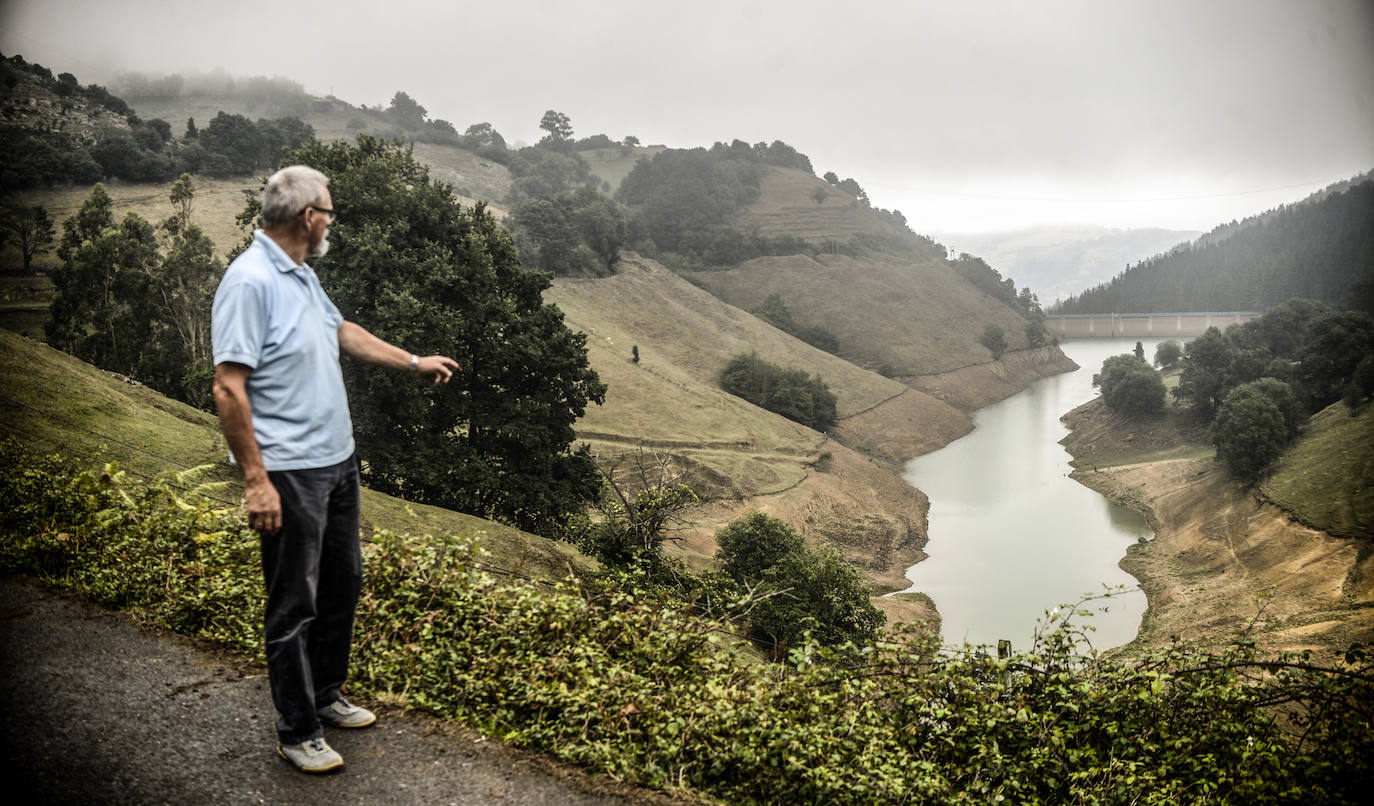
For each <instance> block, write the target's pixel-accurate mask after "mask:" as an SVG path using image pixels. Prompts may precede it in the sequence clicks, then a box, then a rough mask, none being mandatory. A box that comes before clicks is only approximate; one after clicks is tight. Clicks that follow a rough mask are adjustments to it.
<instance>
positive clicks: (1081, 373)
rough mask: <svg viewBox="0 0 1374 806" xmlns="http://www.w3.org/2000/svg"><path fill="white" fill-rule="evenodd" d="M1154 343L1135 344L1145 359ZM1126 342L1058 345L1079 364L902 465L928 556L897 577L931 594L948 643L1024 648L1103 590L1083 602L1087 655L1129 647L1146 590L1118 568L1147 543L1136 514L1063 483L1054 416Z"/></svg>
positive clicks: (1078, 398) (1079, 396) (1079, 397)
mask: <svg viewBox="0 0 1374 806" xmlns="http://www.w3.org/2000/svg"><path fill="white" fill-rule="evenodd" d="M1160 341H1162V339H1154V340H1144V341H1143V343H1142V345H1143V347H1144V349H1145V357H1146V359H1147V360H1149V359H1153V358H1154V351H1155V347H1156V346H1157V345H1158V343H1159V342H1160ZM1135 344H1136V340H1135V339H1129V340H1124V339H1085V340H1080V341H1067V342H1064V343H1063V344H1062V345H1061V347H1062V349H1063V350H1064V352H1065V354H1067V355H1068V356H1069V358H1072V359H1073V360H1074V362H1076V363H1077V364H1078V365H1079V367H1080V369H1078V370H1076V371H1074V372H1068V373H1063V374H1060V375H1056V376H1054V377H1050V378H1045V379H1043V380H1040V381H1037V382H1036V383H1035V384H1033V385H1032V386H1031V387H1030V388H1028V389H1026V390H1025V391H1023V392H1021V393H1020V394H1018V395H1016V396H1014V397H1011V398H1008V399H1007V400H1004V401H1002V402H1001V403H997V404H995V405H992V406H989V407H987V408H985V409H982V410H981V411H979V412H978V413H977V415H975V417H974V422H975V424H976V427H975V429H974V431H973V432H972V433H970V434H968V435H967V436H965V437H963V438H961V439H959V440H956V441H955V442H952V443H950V444H949V445H947V446H946V447H944V448H942V449H940V450H938V451H936V452H934V453H931V454H927V455H925V456H922V457H919V458H917V459H913V460H911V461H910V462H908V463H907V466H906V472H905V473H904V474H903V476H904V478H905V479H906V480H907V481H908V482H909V483H911V484H912V485H914V486H916V487H919V488H920V489H921V490H922V491H923V492H925V493H926V495H928V496H929V497H930V541H929V544H928V545H927V546H926V553H927V554H928V555H929V559H927V560H925V561H923V562H920V563H918V564H916V565H913V566H912V567H911V568H910V569H908V570H907V578H908V579H910V580H911V582H912V585H911V588H910V590H911V591H919V592H922V593H925V594H927V595H929V596H930V597H931V598H932V599H934V601H935V606H936V608H937V609H938V610H939V611H940V616H941V619H942V626H941V632H942V634H943V636H944V640H945V642H946V643H953V644H959V643H963V642H968V643H970V644H980V645H981V644H996V642H997V641H998V640H999V639H1008V640H1010V641H1011V642H1012V646H1013V647H1014V648H1016V649H1029V648H1030V647H1031V643H1032V639H1033V636H1034V634H1035V632H1036V629H1037V621H1038V620H1039V621H1043V620H1044V618H1045V614H1046V612H1047V611H1050V610H1052V609H1054V608H1055V607H1058V606H1061V605H1066V604H1067V605H1072V604H1074V603H1076V602H1078V601H1079V600H1080V599H1081V598H1082V597H1083V596H1084V595H1094V594H1100V593H1102V592H1103V591H1104V586H1106V587H1108V588H1116V587H1118V586H1124V587H1125V588H1126V592H1125V593H1121V594H1118V595H1115V596H1113V597H1111V598H1110V599H1106V600H1099V601H1094V602H1090V603H1088V604H1086V605H1085V608H1088V609H1091V610H1093V615H1092V616H1091V617H1090V618H1087V619H1078V621H1080V622H1082V623H1086V624H1089V625H1091V626H1092V627H1093V628H1094V630H1093V631H1092V632H1090V633H1089V640H1090V642H1091V644H1092V646H1093V647H1095V648H1097V649H1107V648H1110V647H1114V646H1119V645H1121V644H1124V643H1127V642H1129V641H1130V640H1131V639H1133V638H1134V637H1135V634H1136V632H1137V630H1139V628H1140V617H1141V614H1143V613H1144V612H1145V594H1144V593H1143V592H1142V591H1141V590H1140V588H1139V585H1138V584H1137V582H1136V579H1135V578H1134V577H1132V576H1131V575H1130V574H1127V573H1126V572H1125V571H1123V570H1121V569H1120V568H1119V567H1118V565H1117V563H1119V562H1120V561H1121V559H1122V557H1124V556H1125V554H1126V548H1127V547H1128V546H1129V545H1130V544H1131V543H1134V542H1136V541H1137V540H1139V539H1140V538H1142V537H1146V538H1148V537H1151V536H1152V533H1151V531H1150V527H1149V525H1148V524H1147V523H1146V522H1145V519H1144V518H1143V517H1141V515H1140V514H1139V513H1137V512H1134V511H1132V510H1129V509H1126V508H1125V507H1121V506H1117V505H1116V504H1113V503H1111V502H1110V501H1108V500H1107V499H1106V498H1103V497H1102V496H1101V495H1099V494H1097V493H1096V492H1093V491H1092V490H1090V489H1088V488H1087V487H1084V486H1083V485H1081V484H1079V483H1078V482H1076V481H1074V480H1072V479H1070V478H1069V472H1070V471H1071V470H1072V468H1071V467H1070V466H1069V459H1070V457H1069V454H1068V453H1067V452H1066V451H1065V450H1064V448H1063V447H1062V446H1061V445H1060V444H1059V440H1061V439H1063V438H1064V437H1065V436H1066V435H1067V434H1068V429H1067V428H1065V427H1064V424H1063V423H1061V422H1060V420H1059V418H1060V417H1061V416H1062V415H1064V414H1065V413H1067V412H1069V411H1070V410H1071V409H1073V408H1075V407H1077V406H1079V405H1081V404H1083V403H1086V402H1088V401H1089V400H1092V399H1093V398H1094V397H1096V396H1097V390H1096V389H1094V388H1093V386H1092V376H1093V373H1095V372H1098V371H1099V370H1100V369H1101V368H1102V362H1103V360H1105V359H1106V358H1107V357H1108V356H1113V355H1119V354H1121V353H1128V352H1130V351H1131V350H1132V349H1133V348H1134V347H1135Z"/></svg>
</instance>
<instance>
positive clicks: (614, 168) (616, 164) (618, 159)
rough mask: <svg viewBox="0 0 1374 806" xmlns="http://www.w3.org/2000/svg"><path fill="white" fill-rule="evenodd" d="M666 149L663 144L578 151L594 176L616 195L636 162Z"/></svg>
mask: <svg viewBox="0 0 1374 806" xmlns="http://www.w3.org/2000/svg"><path fill="white" fill-rule="evenodd" d="M666 150H667V149H666V148H664V147H663V146H648V147H643V146H641V147H638V148H620V147H616V148H594V149H590V150H587V151H579V152H577V153H578V156H580V157H582V159H583V160H585V161H586V163H587V166H588V167H589V168H591V170H592V175H593V176H595V177H596V178H597V179H600V180H602V181H604V182H605V183H606V184H608V185H610V187H611V189H610V191H608V192H609V193H610V194H611V195H614V194H615V191H616V189H617V188H619V187H620V183H621V182H623V181H624V180H625V177H627V176H629V175H630V171H632V170H634V167H635V163H637V162H639V161H640V160H641V159H646V158H650V159H651V158H653V156H654V155H655V154H658V153H659V152H661V151H666Z"/></svg>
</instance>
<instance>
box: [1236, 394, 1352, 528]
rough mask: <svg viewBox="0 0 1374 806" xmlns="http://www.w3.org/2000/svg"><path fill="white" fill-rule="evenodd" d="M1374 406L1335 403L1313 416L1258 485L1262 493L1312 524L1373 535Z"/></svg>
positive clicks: (1304, 521)
mask: <svg viewBox="0 0 1374 806" xmlns="http://www.w3.org/2000/svg"><path fill="white" fill-rule="evenodd" d="M1371 481H1374V405H1371V404H1370V403H1365V404H1364V406H1362V407H1361V408H1360V409H1359V410H1358V411H1356V412H1355V413H1354V414H1353V415H1352V413H1351V411H1350V410H1349V409H1348V408H1346V406H1345V404H1344V403H1335V404H1333V405H1331V406H1328V407H1327V408H1325V409H1323V410H1322V411H1320V412H1317V413H1316V414H1314V415H1312V418H1311V420H1309V421H1308V423H1307V426H1306V428H1305V429H1304V430H1303V433H1302V435H1301V436H1299V437H1298V441H1297V442H1296V443H1294V444H1293V445H1292V446H1291V447H1290V448H1289V449H1288V450H1287V451H1286V452H1285V453H1284V455H1283V458H1282V459H1280V460H1279V464H1278V467H1277V468H1276V469H1275V471H1274V474H1273V475H1272V476H1270V478H1269V479H1268V481H1265V482H1264V483H1262V484H1261V485H1260V492H1261V493H1263V495H1264V497H1265V498H1268V499H1269V500H1270V501H1273V502H1274V503H1275V504H1277V505H1279V506H1280V507H1283V508H1284V509H1286V510H1288V511H1289V512H1291V513H1293V515H1294V516H1296V517H1297V518H1298V520H1300V521H1302V522H1303V523H1305V524H1307V525H1308V526H1311V527H1313V528H1316V529H1321V530H1322V531H1324V532H1329V533H1331V534H1333V535H1339V536H1342V537H1363V538H1369V537H1374V484H1371Z"/></svg>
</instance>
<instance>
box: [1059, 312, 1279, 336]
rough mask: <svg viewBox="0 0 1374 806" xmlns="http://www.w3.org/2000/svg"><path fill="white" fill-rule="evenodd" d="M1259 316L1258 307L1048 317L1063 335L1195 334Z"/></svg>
mask: <svg viewBox="0 0 1374 806" xmlns="http://www.w3.org/2000/svg"><path fill="white" fill-rule="evenodd" d="M1259 316H1260V314H1259V313H1257V312H1255V311H1226V312H1220V313H1197V312H1193V313H1097V314H1088V313H1068V314H1050V315H1048V316H1046V317H1045V329H1046V330H1048V331H1049V332H1050V335H1053V336H1058V337H1059V338H1061V339H1123V338H1138V339H1144V338H1161V339H1164V338H1171V337H1174V336H1177V337H1180V338H1191V337H1193V336H1201V335H1202V334H1203V333H1206V332H1207V328H1209V327H1214V328H1216V329H1217V330H1225V329H1226V328H1227V327H1229V326H1231V325H1238V324H1240V323H1242V322H1248V321H1250V320H1251V319H1258V318H1259Z"/></svg>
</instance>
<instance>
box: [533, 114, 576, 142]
mask: <svg viewBox="0 0 1374 806" xmlns="http://www.w3.org/2000/svg"><path fill="white" fill-rule="evenodd" d="M539 128H541V129H543V130H544V131H546V132H548V136H547V137H546V138H544V139H545V140H548V141H550V142H551V143H554V144H562V143H567V142H568V141H569V140H571V139H572V136H573V127H572V121H571V120H570V119H569V118H568V116H567V115H565V114H563V113H562V112H555V111H554V110H552V109H550V110H548V111H546V112H545V113H544V116H543V117H542V118H540V119H539Z"/></svg>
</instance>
